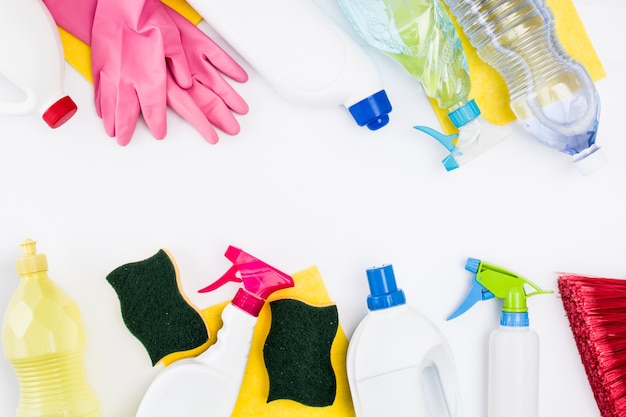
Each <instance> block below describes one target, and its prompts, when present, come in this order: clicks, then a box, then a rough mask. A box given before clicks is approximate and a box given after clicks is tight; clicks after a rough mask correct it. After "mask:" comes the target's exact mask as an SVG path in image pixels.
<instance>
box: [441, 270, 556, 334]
mask: <svg viewBox="0 0 626 417" xmlns="http://www.w3.org/2000/svg"><path fill="white" fill-rule="evenodd" d="M465 269H466V270H467V271H469V272H471V273H472V274H474V277H473V279H472V285H471V288H470V291H469V293H468V294H467V296H466V297H465V299H464V300H463V302H462V303H461V305H460V306H459V307H458V308H457V309H456V310H455V311H454V313H452V314H451V315H450V317H448V320H451V319H453V318H455V317H458V316H460V315H461V314H463V313H465V312H466V311H467V310H469V309H470V308H471V307H472V306H473V305H474V304H476V303H477V302H478V301H483V300H488V299H491V298H502V299H503V300H504V303H503V306H502V313H503V318H507V317H509V316H512V315H513V316H516V315H517V314H520V313H521V314H522V315H525V316H527V312H528V307H527V306H526V299H527V298H528V297H531V296H533V295H537V294H551V293H552V292H553V291H550V290H542V289H541V288H539V287H538V286H537V285H535V284H534V283H532V282H530V281H529V280H527V279H525V278H522V277H521V276H519V275H517V274H515V273H513V272H511V271H508V270H506V269H504V268H501V267H499V266H495V265H491V264H488V263H486V262H483V261H481V260H480V259H476V258H468V259H467V262H466V263H465ZM527 285H528V286H530V287H532V288H533V289H534V291H531V292H526V289H525V287H526V286H527ZM511 320H513V321H511ZM515 320H518V319H517V318H514V319H506V320H505V321H506V322H507V323H514V321H515ZM519 323H521V322H515V324H510V325H522V324H519ZM523 323H526V324H525V325H528V320H527V319H525V320H524V321H523Z"/></svg>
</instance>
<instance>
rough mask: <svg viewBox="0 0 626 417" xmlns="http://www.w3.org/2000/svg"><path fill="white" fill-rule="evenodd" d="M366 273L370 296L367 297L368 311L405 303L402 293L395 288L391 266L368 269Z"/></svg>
mask: <svg viewBox="0 0 626 417" xmlns="http://www.w3.org/2000/svg"><path fill="white" fill-rule="evenodd" d="M366 272H367V281H368V283H369V286H370V295H369V296H368V297H367V308H368V309H370V310H381V309H384V308H389V307H393V306H397V305H400V304H404V303H406V298H405V296H404V292H403V291H402V290H400V289H398V287H397V286H396V277H395V275H394V273H393V266H391V265H384V266H381V267H378V268H370V269H368V270H367V271H366Z"/></svg>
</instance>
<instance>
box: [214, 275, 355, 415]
mask: <svg viewBox="0 0 626 417" xmlns="http://www.w3.org/2000/svg"><path fill="white" fill-rule="evenodd" d="M292 277H293V280H294V282H295V285H294V287H293V288H289V289H285V290H281V291H279V292H277V293H275V294H273V295H272V296H271V297H270V298H268V300H267V301H268V302H267V303H265V306H264V307H263V309H262V310H261V313H260V314H259V319H258V321H257V324H256V327H255V329H254V337H253V339H252V346H251V348H250V356H249V357H248V366H247V368H246V373H245V375H244V378H243V382H242V386H241V390H240V391H239V397H238V399H237V403H236V405H235V410H234V411H233V414H232V416H233V417H249V416H255V417H281V416H298V417H335V416H342V417H353V416H355V413H354V406H353V405H352V397H351V395H350V387H349V385H348V376H347V374H346V353H347V350H348V339H347V337H346V335H345V333H344V332H343V329H342V328H341V323H340V324H339V327H338V329H337V335H336V336H335V340H334V341H333V345H332V347H331V352H330V354H331V363H332V366H333V369H334V370H335V377H336V379H337V395H336V397H335V402H334V403H333V404H332V405H331V406H328V407H308V406H305V405H302V404H300V403H298V402H296V401H292V400H274V401H272V402H270V403H267V395H268V393H269V377H268V375H267V370H266V368H265V362H264V360H263V345H264V343H265V339H266V338H267V335H268V333H269V330H270V326H271V318H272V317H271V311H270V307H269V302H270V301H272V300H276V299H279V298H293V299H296V300H300V301H303V302H305V303H307V304H310V305H313V306H328V305H332V304H333V302H332V301H331V299H330V297H329V295H328V292H327V290H326V287H325V285H324V282H323V280H322V276H321V275H320V272H319V270H318V269H317V267H315V266H313V267H311V268H308V269H305V270H303V271H301V272H298V273H296V274H293V275H292ZM226 304H228V302H225V303H221V304H218V305H215V306H211V307H208V308H206V309H203V310H202V315H203V317H204V319H205V321H206V323H207V325H208V327H209V329H212V331H211V339H210V341H209V344H210V345H211V344H213V343H215V341H216V337H217V331H214V330H213V329H219V328H221V327H222V319H221V314H222V310H223V309H224V307H225V306H226Z"/></svg>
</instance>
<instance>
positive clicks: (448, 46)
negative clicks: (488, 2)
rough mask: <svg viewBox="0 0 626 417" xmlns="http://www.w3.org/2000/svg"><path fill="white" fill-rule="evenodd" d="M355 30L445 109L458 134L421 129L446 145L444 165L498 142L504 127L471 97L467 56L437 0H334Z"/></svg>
mask: <svg viewBox="0 0 626 417" xmlns="http://www.w3.org/2000/svg"><path fill="white" fill-rule="evenodd" d="M338 2H339V5H340V6H341V9H342V10H343V12H344V14H345V15H346V16H347V17H348V19H349V20H350V22H351V23H352V25H353V26H354V28H355V29H356V31H357V32H358V33H359V35H360V36H361V37H362V38H363V39H364V40H365V41H366V42H367V43H368V44H369V45H370V46H371V47H372V48H374V49H376V50H377V51H379V52H382V53H385V54H387V55H389V56H390V57H392V58H394V59H395V60H396V61H397V62H398V63H400V65H402V66H403V67H404V68H405V69H406V70H407V72H408V73H409V74H410V75H411V76H412V77H413V78H415V79H416V80H418V81H419V82H420V83H421V85H422V87H423V88H424V91H425V92H426V95H427V96H428V97H431V98H435V99H437V102H438V104H439V107H441V108H443V109H448V110H449V113H448V117H449V118H450V120H451V121H452V123H453V124H454V126H455V127H457V128H458V129H459V134H458V135H457V134H453V135H449V136H445V135H443V134H441V133H439V132H437V131H435V130H434V129H431V128H428V127H425V126H415V128H416V129H419V130H421V131H424V132H426V133H428V134H430V135H431V136H433V137H434V138H435V139H437V140H438V141H439V142H440V143H441V144H442V145H444V146H445V147H446V149H448V150H449V151H450V155H448V156H447V157H446V158H445V159H444V160H443V165H444V167H445V168H446V170H448V171H450V170H452V169H455V168H458V167H459V166H460V165H462V164H464V163H465V162H467V161H469V160H471V159H472V158H474V157H475V156H477V155H478V154H480V153H482V152H484V151H485V150H487V149H489V148H490V147H492V146H493V145H495V144H496V143H498V142H500V141H501V140H502V139H503V138H504V137H505V136H506V135H507V133H508V129H507V128H504V127H499V126H496V125H493V124H491V123H489V122H487V120H485V119H484V118H483V117H482V116H480V109H479V108H478V105H477V104H476V102H475V101H474V100H473V99H470V98H469V92H470V87H471V80H470V74H469V70H468V66H467V59H466V56H465V53H464V51H463V48H462V47H461V41H460V39H459V37H458V34H457V32H456V30H455V28H454V26H453V25H452V21H451V19H450V15H449V14H448V12H447V11H446V8H445V5H444V4H443V2H441V1H440V0H408V1H394V0H374V1H370V0H338Z"/></svg>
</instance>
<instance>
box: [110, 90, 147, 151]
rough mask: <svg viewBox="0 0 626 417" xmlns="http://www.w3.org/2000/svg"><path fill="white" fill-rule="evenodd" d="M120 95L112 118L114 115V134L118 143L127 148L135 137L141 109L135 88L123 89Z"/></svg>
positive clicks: (119, 92)
mask: <svg viewBox="0 0 626 417" xmlns="http://www.w3.org/2000/svg"><path fill="white" fill-rule="evenodd" d="M118 95H119V97H118V103H117V106H115V109H114V112H113V114H112V116H113V115H114V119H113V120H114V125H115V132H114V133H115V138H116V139H117V143H118V144H119V145H121V146H126V145H128V143H129V142H130V140H131V138H132V137H133V133H135V127H136V126H137V120H138V119H139V113H140V111H141V109H140V106H139V99H138V97H137V93H136V92H135V89H134V88H132V87H130V86H128V87H121V88H120V90H119V91H118ZM112 118H113V117H112Z"/></svg>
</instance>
